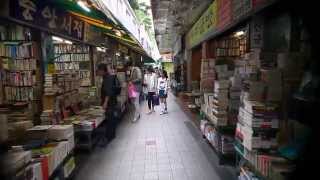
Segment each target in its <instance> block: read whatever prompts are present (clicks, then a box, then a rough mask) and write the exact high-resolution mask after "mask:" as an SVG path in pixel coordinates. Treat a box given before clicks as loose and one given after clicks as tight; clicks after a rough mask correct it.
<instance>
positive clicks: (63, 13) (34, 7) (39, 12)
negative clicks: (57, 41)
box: [10, 0, 85, 40]
mask: <svg viewBox="0 0 320 180" xmlns="http://www.w3.org/2000/svg"><path fill="white" fill-rule="evenodd" d="M10 16H11V17H12V18H15V19H17V20H20V21H23V22H26V23H28V24H31V25H35V26H38V27H41V28H45V29H48V30H49V31H52V32H56V33H60V34H64V35H66V36H69V37H72V38H75V39H78V40H83V36H84V26H85V23H84V21H82V20H81V19H80V18H78V17H77V16H75V15H72V14H71V13H69V12H68V11H67V10H65V9H63V7H58V6H55V5H54V4H53V3H52V2H50V1H44V0H10Z"/></svg>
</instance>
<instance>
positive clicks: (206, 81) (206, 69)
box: [200, 59, 215, 92]
mask: <svg viewBox="0 0 320 180" xmlns="http://www.w3.org/2000/svg"><path fill="white" fill-rule="evenodd" d="M214 66H215V63H214V59H202V61H201V75H200V76H201V82H200V90H201V91H202V92H212V90H213V85H214V79H215V71H214Z"/></svg>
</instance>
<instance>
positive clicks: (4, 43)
mask: <svg viewBox="0 0 320 180" xmlns="http://www.w3.org/2000/svg"><path fill="white" fill-rule="evenodd" d="M1 29H2V32H1V41H0V59H1V66H0V67H1V68H0V69H1V76H0V80H1V89H2V92H0V93H2V102H0V103H1V104H3V103H5V104H15V103H18V102H30V101H33V100H37V99H39V98H38V97H37V96H36V94H38V92H36V89H37V88H36V87H37V84H38V79H39V78H38V77H39V71H38V69H39V67H38V58H37V56H38V52H39V49H38V44H37V43H36V42H34V41H31V40H30V41H29V40H28V39H30V37H29V36H30V32H28V30H27V29H24V28H22V27H19V26H12V27H7V28H3V27H2V28H1ZM4 38H7V40H6V39H4Z"/></svg>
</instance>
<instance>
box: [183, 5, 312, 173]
mask: <svg viewBox="0 0 320 180" xmlns="http://www.w3.org/2000/svg"><path fill="white" fill-rule="evenodd" d="M214 3H216V5H214ZM215 6H217V7H215ZM259 7H268V8H266V9H264V10H261V11H260V10H257V9H260V8H259ZM210 8H211V9H212V8H217V9H216V11H215V12H217V15H216V16H217V17H216V20H217V21H216V23H212V21H210V22H207V21H206V19H212V18H206V17H209V16H210V17H211V16H215V15H212V14H210V13H212V10H210ZM302 24H303V21H302V20H301V19H299V18H298V17H296V16H294V15H293V14H292V13H291V12H290V11H289V10H288V8H287V7H286V5H285V3H277V2H276V1H272V2H271V1H270V2H269V1H264V2H262V1H261V2H258V1H241V2H240V1H228V0H217V1H214V2H213V5H212V6H211V7H209V9H208V11H206V12H205V13H204V14H203V15H202V16H201V17H200V19H199V20H198V22H197V23H195V25H194V26H193V27H192V28H191V30H190V31H189V32H188V34H187V42H186V47H187V48H189V52H191V53H192V56H190V58H192V59H190V62H191V63H192V68H193V61H194V59H197V61H198V63H200V64H201V68H200V69H201V70H200V73H199V74H200V84H199V86H197V87H193V90H196V89H200V92H201V100H197V99H195V101H194V102H192V103H193V104H195V105H197V104H199V101H200V104H201V109H200V112H201V114H202V120H201V122H200V129H201V132H202V134H203V136H204V137H205V138H206V139H207V141H208V142H209V143H210V144H211V145H212V147H213V148H214V149H215V150H216V151H215V152H216V153H217V154H218V157H219V159H220V162H221V163H227V162H229V160H230V159H235V160H236V165H237V167H238V168H239V172H240V176H239V179H245V178H249V179H251V178H257V179H277V178H284V176H285V175H284V174H285V173H290V172H292V171H293V170H294V167H295V162H296V160H297V159H299V158H298V156H299V155H298V154H299V153H301V151H300V150H301V149H300V148H297V147H302V146H304V143H303V141H299V142H298V141H297V139H300V138H301V139H304V138H305V137H306V136H307V134H309V133H310V126H308V125H307V119H303V120H302V119H300V118H301V117H303V116H302V115H301V113H300V112H301V110H298V109H299V108H302V109H304V110H306V109H305V108H303V105H302V104H304V103H303V102H302V101H303V100H301V99H300V100H298V99H299V98H298V95H294V92H299V91H298V89H299V88H298V87H299V85H300V83H301V82H302V81H301V80H302V78H303V74H304V73H305V72H306V71H307V70H306V69H305V68H304V67H305V65H306V64H308V63H310V58H311V56H310V55H311V54H310V41H309V40H310V39H307V37H308V33H307V31H306V29H305V27H304V26H303V25H302ZM199 48H200V50H199ZM199 52H201V53H199ZM199 54H200V55H199ZM199 57H200V58H199ZM188 73H191V75H192V76H193V73H194V72H192V71H190V70H189V71H188ZM300 97H301V96H300ZM298 101H299V103H298ZM292 102H295V103H292ZM307 104H308V107H310V109H312V108H311V106H310V105H311V104H312V103H311V102H310V104H309V102H308V103H306V104H305V105H307ZM295 108H297V109H295ZM292 109H295V110H296V113H294V110H293V111H292ZM313 110H314V109H313ZM308 112H310V114H311V113H312V112H311V110H310V111H308ZM300 115H301V116H300ZM299 119H300V120H301V121H300V122H297V121H299ZM297 127H299V128H300V127H301V128H302V129H303V130H302V131H303V132H301V134H300V132H299V133H298V132H297V130H296V128H297ZM291 133H292V134H291ZM296 135H297V136H296ZM299 149H300V150H299ZM289 151H290V152H294V153H293V154H290V153H289ZM231 162H234V161H231ZM280 171H281V173H280Z"/></svg>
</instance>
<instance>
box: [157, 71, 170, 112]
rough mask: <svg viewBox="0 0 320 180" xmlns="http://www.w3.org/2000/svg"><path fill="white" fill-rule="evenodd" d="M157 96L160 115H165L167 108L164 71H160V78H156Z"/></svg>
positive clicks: (166, 84) (166, 86)
mask: <svg viewBox="0 0 320 180" xmlns="http://www.w3.org/2000/svg"><path fill="white" fill-rule="evenodd" d="M157 89H158V94H159V97H160V103H161V112H160V115H163V114H167V113H168V108H167V97H168V89H169V84H168V75H167V72H166V71H165V70H162V72H161V76H160V77H159V78H158V88H157Z"/></svg>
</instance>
